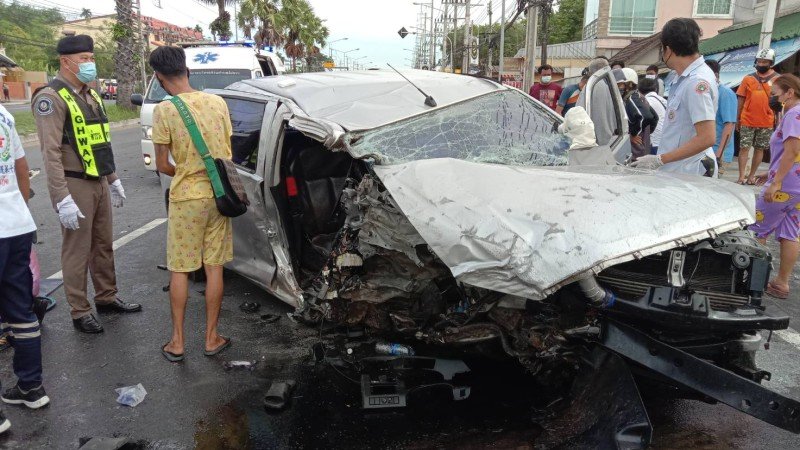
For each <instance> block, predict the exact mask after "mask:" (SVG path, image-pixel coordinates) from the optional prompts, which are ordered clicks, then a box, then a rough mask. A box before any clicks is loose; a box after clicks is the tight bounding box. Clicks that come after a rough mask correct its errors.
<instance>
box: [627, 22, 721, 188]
mask: <svg viewBox="0 0 800 450" xmlns="http://www.w3.org/2000/svg"><path fill="white" fill-rule="evenodd" d="M700 34H701V32H700V27H699V26H698V25H697V22H695V21H694V20H692V19H688V18H677V19H672V20H670V21H669V22H667V23H666V24H665V25H664V28H663V29H662V31H661V46H662V55H663V59H664V64H665V65H666V66H667V67H669V68H670V69H672V70H674V71H675V73H676V74H677V76H676V77H675V78H674V79H673V80H672V83H671V86H670V91H669V100H668V102H667V120H666V122H665V123H664V129H663V135H662V137H661V143H660V145H659V147H658V154H657V155H645V156H642V157H641V158H639V159H638V160H636V161H634V162H633V163H631V166H632V167H638V168H643V169H659V170H661V171H663V172H677V173H686V174H692V175H705V176H710V177H715V176H716V175H717V173H716V172H717V161H716V158H715V157H714V152H713V151H712V150H711V147H712V146H713V145H714V141H715V139H716V129H715V119H716V115H717V99H718V96H719V94H718V92H717V80H716V78H715V77H714V72H712V71H711V69H710V68H709V67H708V66H707V65H706V64H705V60H704V59H703V56H702V55H700V51H699V49H698V47H699V42H700Z"/></svg>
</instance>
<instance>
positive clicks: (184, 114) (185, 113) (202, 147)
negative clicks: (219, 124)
mask: <svg viewBox="0 0 800 450" xmlns="http://www.w3.org/2000/svg"><path fill="white" fill-rule="evenodd" d="M169 100H170V101H171V102H172V104H173V105H175V108H176V109H177V110H178V114H180V115H181V118H182V119H183V123H184V125H186V128H187V129H188V130H189V136H191V137H192V142H194V146H195V147H197V153H199V154H200V157H201V158H203V163H204V164H205V165H206V172H208V178H209V179H210V180H211V187H212V189H214V197H218V198H219V197H223V196H225V188H224V187H222V181H221V180H220V178H219V172H217V166H216V164H214V158H213V157H212V156H211V154H210V153H208V146H207V145H206V141H205V140H203V135H202V134H200V129H199V128H197V123H196V122H195V121H194V117H192V113H191V112H189V108H188V107H187V106H186V103H184V102H183V100H181V99H180V97H178V96H177V95H176V96H173V97H172V98H170V99H169Z"/></svg>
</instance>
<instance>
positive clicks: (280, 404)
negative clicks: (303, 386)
mask: <svg viewBox="0 0 800 450" xmlns="http://www.w3.org/2000/svg"><path fill="white" fill-rule="evenodd" d="M296 386H297V382H296V381H294V380H286V381H275V382H273V383H272V385H271V386H270V387H269V390H268V391H267V395H265V396H264V407H265V408H268V409H275V410H281V409H283V408H284V407H285V406H286V405H287V404H288V403H289V400H290V399H291V395H292V391H294V388H295V387H296Z"/></svg>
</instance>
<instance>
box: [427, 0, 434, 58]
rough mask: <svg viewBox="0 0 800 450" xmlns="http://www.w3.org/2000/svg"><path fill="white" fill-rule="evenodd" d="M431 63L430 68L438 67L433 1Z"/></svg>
mask: <svg viewBox="0 0 800 450" xmlns="http://www.w3.org/2000/svg"><path fill="white" fill-rule="evenodd" d="M430 40H431V42H430V44H431V45H430V63H429V64H428V68H429V69H430V70H434V67H436V29H435V28H434V27H433V0H431V35H430Z"/></svg>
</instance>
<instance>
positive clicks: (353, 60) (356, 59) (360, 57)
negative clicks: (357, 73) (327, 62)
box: [351, 55, 367, 69]
mask: <svg viewBox="0 0 800 450" xmlns="http://www.w3.org/2000/svg"><path fill="white" fill-rule="evenodd" d="M366 57H367V56H366V55H364V56H359V57H358V58H354V59H352V60H351V61H352V62H353V69H355V68H356V65H355V62H356V61H358V60H359V59H364V58H366Z"/></svg>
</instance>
